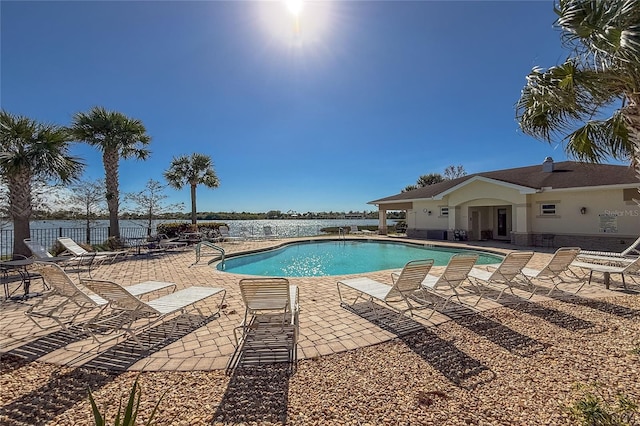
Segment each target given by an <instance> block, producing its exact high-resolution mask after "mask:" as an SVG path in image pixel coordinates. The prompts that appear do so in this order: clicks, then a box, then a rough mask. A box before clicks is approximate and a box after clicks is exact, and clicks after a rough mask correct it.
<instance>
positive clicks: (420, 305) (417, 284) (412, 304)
mask: <svg viewBox="0 0 640 426" xmlns="http://www.w3.org/2000/svg"><path fill="white" fill-rule="evenodd" d="M432 266H433V259H424V260H412V261H411V262H408V263H407V264H406V265H405V266H404V268H402V271H401V272H400V273H399V274H398V273H397V272H396V273H392V274H391V281H392V282H393V285H388V284H385V283H381V282H378V281H375V280H372V279H371V278H366V277H360V278H350V279H346V280H341V281H338V283H337V287H338V297H339V298H340V305H341V306H342V307H344V308H346V309H349V310H353V308H354V307H355V305H356V303H358V301H359V300H361V299H363V300H365V301H366V302H367V303H368V304H369V306H370V307H371V309H372V311H373V313H374V315H376V318H378V319H380V318H381V317H380V315H379V311H380V309H379V305H380V304H382V305H384V306H387V307H389V308H391V309H393V310H394V311H396V312H398V320H400V318H402V316H403V315H404V314H406V313H408V314H409V316H413V315H414V311H415V310H419V309H424V308H426V307H428V305H430V303H429V302H428V301H427V294H426V290H425V289H424V287H422V281H423V280H424V279H425V277H426V276H427V274H428V273H429V271H430V270H431V267H432ZM341 287H342V290H341ZM344 290H347V293H348V294H353V293H355V298H353V300H352V301H351V302H348V301H347V299H345V294H343V293H344Z"/></svg>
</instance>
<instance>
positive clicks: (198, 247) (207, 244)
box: [191, 241, 224, 267]
mask: <svg viewBox="0 0 640 426" xmlns="http://www.w3.org/2000/svg"><path fill="white" fill-rule="evenodd" d="M202 246H205V247H209V248H212V249H214V250H217V251H219V252H220V258H221V262H222V266H223V267H224V249H223V248H222V247H220V246H217V245H215V244H212V243H210V242H209V241H200V242H199V243H198V244H196V261H195V262H194V263H193V264H192V265H191V266H193V265H195V264H196V263H198V262H200V257H201V250H202ZM213 261H215V259H212V260H210V261H209V263H211V262H213Z"/></svg>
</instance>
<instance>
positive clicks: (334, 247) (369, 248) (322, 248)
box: [216, 240, 502, 277]
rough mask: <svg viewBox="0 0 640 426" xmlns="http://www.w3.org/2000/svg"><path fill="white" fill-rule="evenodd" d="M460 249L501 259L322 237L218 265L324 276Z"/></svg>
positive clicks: (438, 261) (443, 258)
mask: <svg viewBox="0 0 640 426" xmlns="http://www.w3.org/2000/svg"><path fill="white" fill-rule="evenodd" d="M457 253H476V254H479V255H480V257H479V258H478V261H477V262H476V263H477V264H491V263H500V262H501V261H502V258H501V257H500V256H498V255H492V254H489V253H484V252H476V251H471V250H460V249H454V248H444V247H425V246H418V245H413V244H404V243H396V242H379V241H348V240H347V241H344V240H342V241H322V242H301V243H293V244H288V245H285V246H283V247H280V248H277V249H274V250H268V251H263V252H259V253H252V254H247V255H242V256H237V257H230V258H227V259H226V260H225V262H224V265H223V264H222V263H218V265H217V266H216V268H217V269H218V270H221V271H225V272H232V273H235V274H245V275H258V276H269V277H322V276H328V275H348V274H358V273H363V272H372V271H380V270H384V269H396V268H402V267H403V266H404V265H405V264H406V263H407V262H409V261H411V260H416V259H434V261H435V263H434V265H435V266H444V265H446V264H447V263H448V262H449V259H450V258H451V256H453V255H454V254H457Z"/></svg>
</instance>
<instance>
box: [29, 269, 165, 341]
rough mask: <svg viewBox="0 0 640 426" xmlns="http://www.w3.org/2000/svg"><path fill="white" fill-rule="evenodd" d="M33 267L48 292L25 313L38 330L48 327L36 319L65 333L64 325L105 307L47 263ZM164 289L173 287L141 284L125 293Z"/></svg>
mask: <svg viewBox="0 0 640 426" xmlns="http://www.w3.org/2000/svg"><path fill="white" fill-rule="evenodd" d="M35 265H36V268H37V270H38V273H39V274H40V275H41V276H42V278H43V280H44V281H45V283H46V284H47V285H48V287H49V289H50V290H49V291H48V292H45V294H44V295H43V297H41V298H39V299H38V301H37V302H36V303H35V304H34V305H31V306H30V307H29V309H27V311H26V312H25V314H26V315H27V317H28V318H29V319H30V320H31V321H33V322H34V323H35V324H36V325H37V326H38V327H40V328H41V329H43V330H45V329H49V328H51V327H44V326H42V324H40V323H39V322H38V321H37V319H41V318H46V319H50V320H53V321H54V322H55V323H56V324H57V325H59V326H60V327H62V328H63V329H65V330H67V324H73V323H74V322H75V320H76V318H77V317H78V316H79V315H81V314H83V313H87V312H89V311H92V310H94V309H96V308H100V312H99V313H98V315H99V314H100V313H102V311H103V310H104V309H105V308H106V307H107V301H106V300H105V299H103V298H102V297H100V296H98V295H95V294H90V293H88V292H86V291H85V290H83V289H82V288H81V287H79V286H77V285H76V284H75V283H74V282H73V280H71V278H70V277H69V276H68V275H67V274H66V272H64V271H63V270H62V268H60V267H59V266H58V265H56V264H52V263H50V262H36V263H35ZM167 288H172V289H173V290H175V288H176V285H175V284H174V283H169V282H160V281H145V282H143V283H139V284H135V285H132V286H129V287H127V291H128V292H129V293H131V294H133V295H135V296H141V295H143V294H147V293H151V292H153V291H158V290H163V289H167Z"/></svg>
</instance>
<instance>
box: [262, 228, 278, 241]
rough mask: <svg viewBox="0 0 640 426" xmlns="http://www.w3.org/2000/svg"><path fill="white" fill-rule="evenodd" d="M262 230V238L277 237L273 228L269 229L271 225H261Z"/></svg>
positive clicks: (272, 238)
mask: <svg viewBox="0 0 640 426" xmlns="http://www.w3.org/2000/svg"><path fill="white" fill-rule="evenodd" d="M262 232H263V233H264V239H265V240H274V239H278V234H277V232H273V229H271V226H269V225H267V226H263V227H262Z"/></svg>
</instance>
